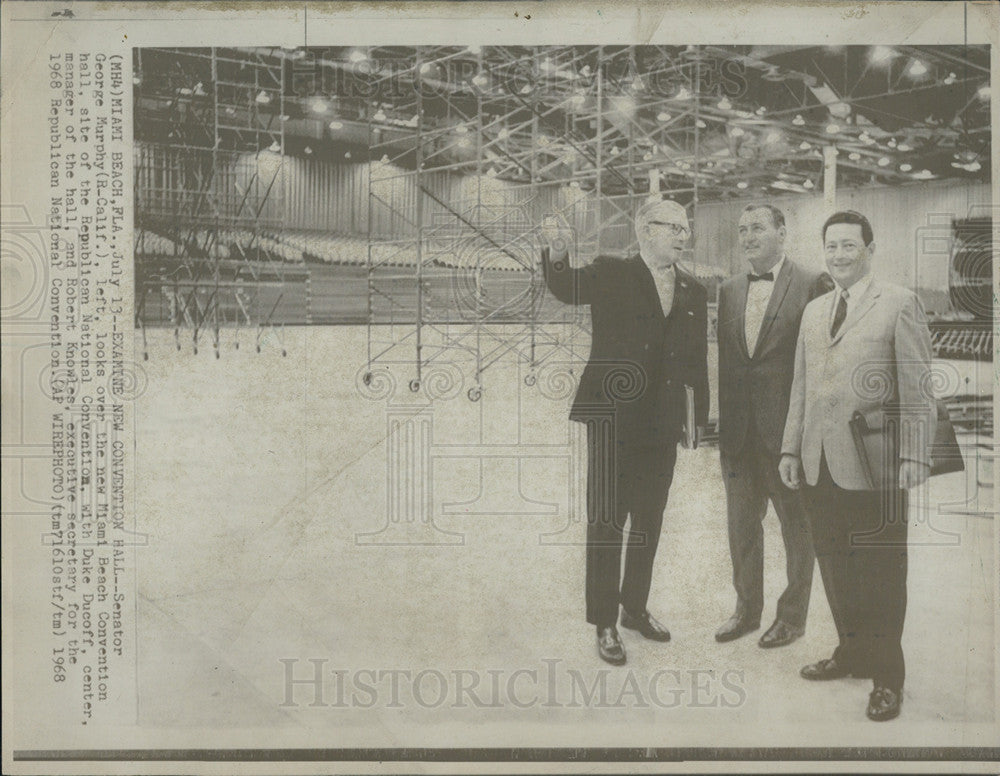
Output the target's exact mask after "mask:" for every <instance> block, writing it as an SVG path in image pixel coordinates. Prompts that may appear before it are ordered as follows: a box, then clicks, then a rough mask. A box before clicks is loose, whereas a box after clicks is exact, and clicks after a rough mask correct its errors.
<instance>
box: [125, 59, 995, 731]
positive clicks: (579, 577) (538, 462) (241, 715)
mask: <svg viewBox="0 0 1000 776" xmlns="http://www.w3.org/2000/svg"><path fill="white" fill-rule="evenodd" d="M133 90H134V108H133V111H134V115H133V118H134V139H135V159H134V175H135V229H134V249H135V321H136V331H135V338H136V344H135V347H136V357H137V361H138V363H139V365H140V366H141V371H142V378H141V379H142V391H141V392H140V395H139V397H138V399H137V407H136V417H137V426H136V428H137V432H136V466H137V474H136V484H135V497H136V510H137V515H138V516H139V519H138V523H139V527H140V529H141V530H142V532H143V533H144V534H145V535H146V536H147V538H148V543H147V546H146V547H145V548H144V549H145V550H146V551H143V552H139V553H138V557H137V563H138V568H139V579H140V593H141V596H140V604H139V618H140V619H139V629H140V631H141V632H142V633H144V634H145V636H144V638H142V639H140V640H139V643H140V645H141V647H140V652H141V661H140V663H139V665H140V667H141V671H140V683H141V682H142V681H143V676H146V677H147V680H148V681H150V682H155V683H156V684H157V686H158V687H159V688H160V690H159V691H158V692H157V693H156V694H155V695H147V694H142V693H140V694H139V698H140V717H141V718H142V719H143V720H144V721H147V722H150V723H156V724H161V725H167V726H172V725H175V726H178V727H186V728H188V727H191V726H198V725H202V724H206V725H223V724H231V725H232V726H234V727H240V728H252V727H255V726H257V725H261V726H264V725H273V724H287V725H289V726H301V727H302V728H303V729H308V730H312V729H315V728H323V727H325V728H328V729H330V730H334V729H335V728H337V727H340V726H344V727H346V728H349V729H350V730H351V731H352V736H356V737H357V739H358V740H364V736H365V735H369V733H368V732H366V731H371V730H373V729H379V730H382V731H383V733H384V731H386V730H394V729H395V728H396V727H398V726H399V723H400V721H401V720H403V719H405V720H412V721H416V722H417V723H419V724H420V725H422V726H425V727H426V730H428V731H431V732H429V733H428V735H432V734H433V731H434V730H435V729H436V728H435V726H438V725H447V724H448V723H452V722H457V721H463V722H466V723H467V722H468V720H469V719H470V717H475V718H477V719H478V718H479V717H481V719H482V721H483V723H484V730H485V729H486V728H488V727H489V726H490V725H525V726H526V732H525V733H524V735H525V741H528V740H532V739H533V738H538V739H539V741H538V744H539V745H547V744H548V743H551V742H550V741H548V740H546V739H544V736H546V735H549V736H551V735H552V729H551V727H548V726H546V727H545V728H543V727H542V726H540V725H534V723H537V722H539V721H540V720H542V719H545V720H548V721H549V722H551V720H552V719H553V717H552V715H553V714H557V715H558V719H559V720H560V721H564V722H565V724H566V725H568V726H582V728H587V726H588V725H590V724H594V725H598V724H600V723H601V721H602V720H603V719H605V718H608V719H617V720H619V722H620V719H621V716H620V715H621V713H622V710H621V709H620V708H618V709H615V708H605V707H602V706H600V704H597V705H596V706H595V705H589V706H587V705H586V704H584V706H585V707H580V708H577V707H567V708H561V709H558V710H553V709H551V708H548V709H547V708H543V707H542V706H541V704H538V705H532V706H528V707H526V708H516V707H504V708H483V709H473V710H470V709H468V708H458V709H456V708H454V707H453V706H452V704H450V703H443V704H441V705H438V706H433V707H431V706H426V707H425V706H423V705H419V704H417V705H416V706H413V705H405V704H404V707H403V708H395V707H388V708H387V707H385V704H377V705H375V706H374V707H373V708H364V707H363V704H359V705H357V706H352V705H351V704H348V706H349V708H333V709H330V708H316V707H311V706H310V705H309V703H308V702H306V701H303V702H302V703H298V704H296V703H292V704H283V701H284V700H286V696H285V685H284V684H283V681H284V674H283V671H284V670H285V669H284V664H282V663H281V662H279V660H280V659H290V660H298V661H300V664H299V665H298V667H297V668H296V670H297V671H301V672H307V671H310V670H311V668H310V667H309V666H310V664H309V662H308V661H309V660H310V659H313V658H317V659H318V658H324V659H328V660H329V664H330V666H331V667H336V668H338V669H344V670H346V671H351V670H358V669H361V668H365V669H375V670H380V669H385V670H390V669H392V670H394V669H405V670H410V671H413V672H414V673H416V672H419V671H420V670H423V669H426V670H431V669H435V670H440V671H442V672H447V671H449V670H453V669H455V668H463V669H481V670H483V671H485V670H486V669H496V670H498V671H501V670H502V671H506V672H507V674H508V675H509V674H510V673H511V672H513V671H516V670H518V669H526V670H533V669H538V670H542V669H543V668H544V667H545V666H546V665H550V664H547V663H544V662H543V661H546V660H550V661H560V662H559V665H560V666H562V667H563V668H564V669H566V670H568V669H574V670H578V671H581V672H584V674H586V672H588V671H590V672H596V671H598V669H600V668H601V664H600V662H599V661H598V659H597V657H596V655H595V654H594V645H593V632H592V629H591V628H590V627H589V626H586V624H585V622H584V621H583V614H582V608H583V564H584V549H583V544H584V529H585V528H586V509H585V504H584V493H583V481H584V479H585V474H586V463H587V462H586V454H585V451H584V446H583V441H582V440H581V438H580V435H579V433H578V430H577V429H575V428H574V427H573V426H574V425H575V424H571V423H570V422H569V421H568V420H567V418H566V412H567V409H568V406H569V402H570V400H571V398H572V395H573V390H574V388H575V379H576V377H578V375H579V372H580V368H581V367H582V365H583V363H584V361H585V359H586V357H587V353H588V347H589V336H590V328H589V326H590V321H589V314H588V311H587V308H586V307H572V306H567V305H564V304H562V303H561V302H559V301H557V300H556V299H555V298H554V297H553V296H552V295H551V293H549V292H548V291H547V290H546V287H545V283H544V279H543V278H542V274H541V270H540V268H539V263H538V256H539V251H540V247H541V238H540V234H539V225H540V224H541V223H542V221H543V219H544V218H546V217H548V216H552V215H559V216H561V217H562V218H564V219H565V220H566V221H567V223H568V224H569V225H571V226H572V228H573V230H574V234H575V245H574V254H575V255H574V261H575V262H577V263H579V264H582V263H585V262H587V261H589V260H591V259H593V258H594V257H596V256H620V257H626V256H629V255H634V254H635V252H636V250H637V247H636V238H635V232H634V228H633V218H634V215H635V212H636V209H637V208H638V207H639V206H641V205H642V204H643V203H644V202H646V201H648V200H649V199H650V198H653V199H655V198H670V199H673V200H675V201H677V202H679V203H680V204H681V205H683V206H684V207H685V208H686V209H687V212H688V215H689V219H690V222H691V228H692V234H691V239H690V242H689V244H688V248H687V249H686V252H685V256H684V259H683V260H682V266H683V267H684V268H685V269H687V270H688V271H689V272H691V273H692V274H693V275H694V276H695V277H696V278H697V279H698V281H699V282H700V283H702V284H703V285H704V286H705V288H706V289H707V291H708V299H709V333H708V341H709V378H710V384H711V409H710V418H709V428H708V434H707V439H706V440H705V443H704V444H702V445H701V446H699V447H698V448H697V449H694V450H681V451H680V452H679V455H678V463H677V468H676V471H675V473H674V479H673V486H672V488H671V493H670V499H669V501H668V504H667V509H666V517H665V520H664V527H663V534H662V536H661V540H660V549H659V554H658V556H657V560H656V568H655V569H654V578H653V585H652V595H651V599H650V608H651V611H652V610H654V607H655V613H656V615H657V617H659V618H660V619H661V620H663V621H664V622H666V623H668V624H669V626H670V628H671V631H672V632H673V634H674V637H673V640H672V641H671V642H670V643H669V644H666V645H661V644H653V643H648V642H647V643H640V642H637V641H633V642H629V649H630V652H629V670H630V671H632V672H633V673H634V675H636V676H637V677H639V679H640V685H641V686H643V687H645V685H644V684H642V683H643V682H645V681H646V679H645V677H649V676H650V675H652V674H653V673H654V672H656V671H657V670H659V669H662V668H670V669H678V670H679V671H681V672H682V673H683V672H689V671H701V670H704V671H711V672H717V673H718V674H719V675H721V674H723V673H724V672H726V671H729V670H733V671H738V672H740V674H739V675H740V677H741V680H740V681H742V682H743V686H744V687H745V697H744V702H742V703H741V704H740V705H738V706H737V707H733V708H729V707H727V706H726V705H725V704H722V705H711V706H707V707H700V706H698V705H697V704H691V703H680V704H678V705H677V706H676V707H674V708H661V707H657V706H655V705H653V706H651V707H644V708H636V709H634V710H633V713H634V715H635V721H636V725H646V724H648V725H651V726H657V728H658V729H660V730H661V732H662V741H663V743H662V745H663V746H671V745H676V744H677V742H680V741H684V742H687V741H691V740H702V739H704V740H706V741H708V742H711V741H713V733H712V732H711V731H713V730H715V731H718V730H724V731H725V740H726V741H730V742H732V743H733V745H740V744H741V743H742V744H744V745H754V746H759V745H761V743H760V742H761V740H762V738H761V736H762V735H763V736H764V739H763V740H768V741H773V742H774V743H775V745H782V744H784V745H795V746H798V745H802V744H801V743H800V742H801V741H812V742H815V743H816V744H817V745H837V744H838V743H843V741H844V740H845V739H844V736H847V735H848V734H849V735H850V741H851V743H852V745H881V744H893V745H923V744H924V743H926V742H927V741H928V740H929V739H928V736H931V739H930V740H936V739H934V738H933V737H934V736H936V735H938V734H939V733H940V731H942V730H946V729H947V730H958V729H960V728H959V726H957V725H955V724H953V723H957V722H961V723H963V724H964V723H976V722H980V721H981V722H983V723H987V722H990V721H992V720H993V718H994V714H995V711H996V710H995V707H994V695H995V693H994V688H995V675H994V670H995V669H994V654H993V647H992V645H993V634H994V622H993V609H994V596H995V594H996V590H995V586H994V584H993V582H992V581H991V580H995V571H994V568H993V566H994V548H993V528H994V527H993V515H994V512H995V502H994V490H993V489H994V481H993V469H994V467H993V449H994V441H993V380H994V377H993V348H994V341H993V317H992V316H993V294H992V283H993V261H992V256H993V247H992V230H993V219H992V214H993V212H994V208H995V206H996V204H995V203H994V202H993V198H992V192H991V178H990V170H991V156H990V139H991V123H990V106H991V85H990V51H989V48H988V47H986V46H922V45H915V46H909V45H895V46H868V45H845V46H814V45H808V46H795V45H791V46H769V45H763V46H711V45H689V46H597V45H593V46H591V45H579V46H535V47H526V46H499V45H497V46H490V45H481V46H479V45H469V46H465V45H448V46H358V47H350V48H348V47H340V48H338V47H312V48H281V47H273V48H264V47H247V48H182V49H177V48H171V49H166V48H141V49H135V50H134V61H133ZM751 202H767V203H770V204H773V205H775V206H777V207H779V208H781V210H782V211H783V212H784V214H785V218H786V225H787V239H786V253H787V255H788V256H789V257H790V258H793V259H794V260H795V261H797V262H798V263H801V264H802V265H804V266H806V267H809V268H811V269H815V270H817V271H819V270H823V269H824V267H825V264H824V256H823V251H822V241H821V234H820V232H821V227H822V224H823V221H824V220H825V218H826V216H827V215H829V214H830V213H832V212H833V211H835V210H839V209H848V208H850V209H854V210H858V211H861V212H862V213H865V214H866V215H867V216H868V217H869V218H870V220H871V222H872V225H873V228H874V232H875V239H876V243H877V245H878V251H877V254H876V259H875V264H874V273H875V275H876V277H878V278H880V279H882V280H885V281H888V282H892V283H897V284H900V285H903V286H906V287H908V288H911V289H913V290H914V291H915V292H916V293H917V294H918V296H919V297H920V300H921V302H922V303H923V306H924V309H925V310H926V312H927V322H928V326H929V328H930V332H931V339H932V345H933V349H934V360H935V364H936V365H937V366H939V367H940V368H939V369H937V370H935V374H936V375H938V379H936V382H935V385H934V391H935V394H936V396H937V397H938V398H939V399H942V400H944V401H945V402H946V403H947V407H948V411H949V414H950V417H951V420H952V423H953V425H954V427H955V429H956V432H957V434H958V440H959V443H960V446H961V448H962V452H963V455H964V457H965V470H964V471H962V472H955V473H951V474H946V475H942V476H940V477H935V478H932V479H931V480H930V481H929V482H928V483H927V484H926V485H925V486H923V487H922V488H920V489H918V490H917V491H915V492H914V494H913V495H912V499H911V507H910V518H909V519H910V550H909V552H910V561H909V563H910V565H909V581H908V596H909V597H908V609H907V622H906V630H905V632H904V647H905V649H906V650H907V662H908V667H909V668H908V671H909V673H908V680H907V686H906V696H907V697H906V707H905V711H904V715H903V717H902V718H901V720H900V721H901V722H903V724H899V722H894V723H891V724H889V725H885V726H873V725H870V724H867V725H866V723H865V720H864V707H863V704H862V703H860V702H859V700H858V699H859V697H861V696H862V695H863V694H864V693H865V692H866V690H865V688H866V687H867V684H866V682H865V681H864V680H860V679H851V680H846V681H845V682H843V683H839V684H837V686H831V685H829V684H828V685H826V686H824V687H822V688H818V687H816V686H814V685H813V684H811V683H808V682H804V681H802V680H801V679H800V678H799V676H798V671H799V668H800V667H801V666H802V665H804V664H806V663H808V662H812V661H813V660H816V659H819V658H820V657H824V656H826V655H827V653H828V651H829V649H830V648H831V647H832V645H833V641H834V638H835V630H834V626H833V621H832V618H831V615H830V612H829V607H828V605H827V602H826V598H825V595H824V592H823V588H822V583H821V581H820V576H819V574H818V573H817V574H816V575H815V576H814V587H813V592H812V603H811V608H810V613H809V624H808V627H807V630H806V634H805V636H804V637H803V638H801V639H799V640H798V641H797V642H795V643H794V644H793V645H791V646H789V647H787V648H784V649H782V650H774V651H767V650H761V649H758V648H757V645H756V639H753V640H737V641H734V642H732V643H730V644H718V643H716V642H715V641H714V640H713V638H712V634H713V632H714V630H715V628H716V627H717V626H718V624H719V623H721V622H722V621H723V620H724V619H725V617H726V616H728V614H729V612H730V608H731V603H732V601H731V599H732V585H731V573H732V571H731V566H730V558H729V548H728V543H727V538H726V506H725V492H724V488H723V483H722V475H721V472H720V469H719V461H718V448H717V444H716V439H717V433H716V427H715V426H716V422H717V418H718V410H717V390H716V385H717V380H718V374H717V373H718V366H717V355H716V354H717V349H716V346H715V341H714V340H715V330H714V326H715V317H714V316H715V310H716V299H717V294H718V287H719V285H720V283H721V282H722V281H723V280H725V279H726V278H728V277H730V276H732V275H734V274H736V273H740V272H745V271H746V266H747V265H746V262H745V260H744V259H743V257H742V255H741V251H740V248H739V244H738V240H737V229H736V224H737V222H738V220H739V217H740V214H741V212H742V211H743V208H744V207H745V206H746V205H747V204H748V203H751ZM765 572H766V576H765V583H766V595H767V600H768V601H769V602H770V603H769V605H770V606H772V607H773V601H774V600H775V599H776V598H777V593H778V592H780V591H781V589H782V587H783V584H784V557H783V548H782V542H781V536H780V532H779V528H778V523H777V519H776V516H775V515H774V513H773V511H771V512H770V513H769V514H768V517H767V518H766V519H765ZM771 614H772V612H771V611H766V612H765V617H770V616H771ZM551 665H554V664H551ZM684 675H685V676H686V675H687V674H684ZM615 677H616V675H615V674H610V681H611V682H612V683H613V682H615V681H619V682H620V679H616V678H615ZM688 689H689V690H690V687H689V688H688ZM331 692H332V690H331ZM615 694H617V690H615ZM689 695H690V693H689ZM193 697H199V698H201V699H202V702H201V703H200V704H198V705H197V706H196V707H192V705H191V702H190V699H191V698H193ZM303 697H305V695H303ZM181 698H184V699H185V702H184V703H179V699H181ZM615 715H617V716H615ZM830 720H836V724H835V725H833V726H830V725H829V724H828V723H829V721H830ZM949 725H951V727H949ZM872 728H877V730H876V729H872ZM616 730H617V731H618V733H617V734H618V735H622V734H623V733H622V731H621V728H620V726H619V727H617V728H616ZM929 731H930V732H929ZM370 734H371V735H373V736H374V735H375V734H374V733H370ZM399 735H400V736H401V737H402V736H403V733H402V732H399ZM469 735H470V741H474V740H475V737H476V735H479V734H478V733H475V732H470V734H469ZM941 735H944V736H945V738H944V739H942V740H947V738H946V734H944V733H942V734H941ZM352 740H355V739H352ZM373 740H375V739H373ZM400 740H403V739H402V738H400ZM714 740H716V741H717V740H718V734H715V739H714ZM790 742H791V743H790ZM709 745H716V744H712V743H710V744H709Z"/></svg>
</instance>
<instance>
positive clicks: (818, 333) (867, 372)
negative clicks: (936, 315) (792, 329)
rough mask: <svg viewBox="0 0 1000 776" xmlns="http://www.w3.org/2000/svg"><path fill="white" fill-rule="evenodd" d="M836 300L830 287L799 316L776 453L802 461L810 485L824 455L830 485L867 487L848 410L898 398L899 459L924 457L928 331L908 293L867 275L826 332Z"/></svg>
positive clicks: (928, 413) (929, 413)
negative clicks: (861, 288)
mask: <svg viewBox="0 0 1000 776" xmlns="http://www.w3.org/2000/svg"><path fill="white" fill-rule="evenodd" d="M836 299H837V292H836V290H834V291H831V292H830V293H827V294H824V295H823V296H821V297H818V298H817V299H814V300H813V301H812V302H810V303H809V305H808V306H807V307H806V309H805V312H803V314H802V324H801V326H800V327H799V337H798V342H797V344H796V349H795V376H794V378H793V380H792V391H791V397H790V402H789V407H788V420H787V421H786V423H785V434H784V439H783V440H782V444H781V451H782V453H787V454H789V455H796V456H799V457H800V458H801V459H802V467H803V469H804V471H805V477H806V481H807V482H808V483H809V484H810V485H815V484H816V482H817V480H818V477H819V463H820V455H821V454H823V453H825V454H826V461H827V466H828V467H829V469H830V475H831V476H832V477H833V481H834V482H835V483H836V484H837V485H839V486H840V487H841V488H845V489H847V490H868V483H867V479H866V477H865V473H864V469H863V468H862V463H861V459H860V457H859V456H858V452H857V448H856V447H855V445H854V439H853V438H852V436H851V430H850V427H849V425H848V424H849V422H850V420H851V416H852V414H853V413H854V411H855V410H857V411H860V412H862V413H865V414H867V413H869V412H872V411H877V410H879V409H880V408H882V407H883V406H884V405H885V404H886V403H887V402H888V403H898V404H899V406H900V409H901V415H900V424H899V425H900V430H901V434H900V440H899V453H900V458H903V459H908V460H912V461H918V462H920V463H924V464H929V463H930V461H929V455H928V454H929V447H930V442H931V440H932V436H933V433H932V432H933V424H932V422H931V421H932V419H933V417H934V415H933V413H934V403H933V396H932V393H931V386H930V379H929V378H930V365H931V337H930V331H929V330H928V328H927V324H926V322H925V321H926V319H925V315H924V310H923V306H922V305H921V304H920V300H919V299H918V298H917V296H916V295H915V294H914V293H913V292H912V291H910V290H909V289H906V288H903V287H901V286H896V285H892V284H890V283H883V282H880V281H879V280H877V279H873V280H872V282H871V285H870V286H869V287H868V289H867V290H866V291H865V293H864V294H863V296H862V297H861V299H860V300H859V301H858V303H857V304H856V305H850V306H849V308H848V315H847V318H846V319H845V320H844V323H843V324H842V325H841V327H840V330H839V331H838V332H837V336H836V337H832V338H831V337H830V321H831V313H832V311H833V305H834V304H835V302H836ZM873 464H875V465H878V464H879V462H873Z"/></svg>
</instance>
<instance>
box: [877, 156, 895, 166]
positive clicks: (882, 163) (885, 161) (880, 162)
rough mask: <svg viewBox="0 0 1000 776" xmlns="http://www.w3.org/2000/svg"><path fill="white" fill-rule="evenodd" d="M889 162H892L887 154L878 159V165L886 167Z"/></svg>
mask: <svg viewBox="0 0 1000 776" xmlns="http://www.w3.org/2000/svg"><path fill="white" fill-rule="evenodd" d="M890 164H892V159H890V158H889V157H888V156H883V157H882V158H881V159H879V160H878V166H879V167H888V166H889V165H890Z"/></svg>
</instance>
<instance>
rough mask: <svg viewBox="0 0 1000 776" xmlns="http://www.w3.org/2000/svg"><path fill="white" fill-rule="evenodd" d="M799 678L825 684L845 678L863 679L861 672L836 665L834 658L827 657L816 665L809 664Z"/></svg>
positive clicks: (839, 664) (840, 664)
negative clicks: (828, 681)
mask: <svg viewBox="0 0 1000 776" xmlns="http://www.w3.org/2000/svg"><path fill="white" fill-rule="evenodd" d="M799 676H801V677H802V678H803V679H809V680H811V681H814V682H825V681H827V680H829V679H843V678H844V677H845V676H854V677H858V678H868V677H865V675H864V673H863V672H860V671H857V670H854V669H851V668H849V667H847V666H845V665H844V664H843V663H838V662H837V661H836V660H835V659H834V658H832V657H829V658H825V659H823V660H820V661H819V662H818V663H810V664H809V665H807V666H805V667H804V668H803V669H802V670H801V671H799Z"/></svg>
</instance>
